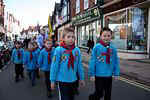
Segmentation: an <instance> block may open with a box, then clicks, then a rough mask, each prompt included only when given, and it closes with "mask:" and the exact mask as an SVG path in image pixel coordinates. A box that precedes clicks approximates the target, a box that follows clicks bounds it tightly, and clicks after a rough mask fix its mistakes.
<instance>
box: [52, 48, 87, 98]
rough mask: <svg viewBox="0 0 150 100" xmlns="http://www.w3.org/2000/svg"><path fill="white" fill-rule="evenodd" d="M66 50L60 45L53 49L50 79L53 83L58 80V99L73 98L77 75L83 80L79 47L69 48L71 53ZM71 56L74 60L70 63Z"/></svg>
mask: <svg viewBox="0 0 150 100" xmlns="http://www.w3.org/2000/svg"><path fill="white" fill-rule="evenodd" d="M66 51H68V50H67V49H66V48H64V47H61V46H59V47H57V48H56V49H55V53H54V57H53V62H52V66H51V72H50V80H51V82H53V83H55V82H56V81H57V82H58V89H59V97H60V100H74V95H75V94H76V91H77V80H78V77H79V79H80V80H84V69H83V66H82V60H81V54H80V49H79V48H78V47H75V48H74V49H72V50H71V54H70V53H67V52H66ZM69 52H70V51H69ZM71 56H73V59H74V60H73V61H74V62H73V63H72V64H71V65H70V63H69V62H70V60H69V59H70V57H71ZM69 65H70V66H69Z"/></svg>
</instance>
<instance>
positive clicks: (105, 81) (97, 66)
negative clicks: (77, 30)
mask: <svg viewBox="0 0 150 100" xmlns="http://www.w3.org/2000/svg"><path fill="white" fill-rule="evenodd" d="M111 37H112V31H111V30H110V29H109V28H103V30H102V31H101V33H100V42H99V43H97V44H96V45H95V46H94V48H93V50H92V54H91V59H90V61H89V68H88V71H89V73H88V74H89V77H90V80H91V81H94V82H95V92H94V93H93V94H90V95H89V100H100V98H102V97H103V96H104V100H111V88H112V76H116V77H115V79H117V78H118V76H119V73H120V72H119V60H118V56H117V50H116V48H115V47H114V45H113V44H112V43H111ZM62 38H63V41H62V42H61V43H60V45H59V46H57V47H56V48H54V47H52V40H51V39H46V40H45V42H44V48H43V49H42V50H40V49H38V46H37V43H36V42H30V43H29V45H28V49H27V50H23V49H22V48H20V45H19V42H17V43H16V48H15V49H14V50H13V52H12V59H11V60H12V62H13V63H14V64H15V72H16V77H15V81H16V82H18V81H19V76H21V77H22V78H24V74H23V70H24V68H23V64H24V65H25V68H26V69H27V72H28V75H29V79H30V80H31V82H32V85H33V86H34V85H35V78H36V76H37V75H38V70H39V68H40V70H42V71H43V72H44V74H45V83H46V87H47V95H48V97H51V96H52V94H51V92H52V90H54V89H55V87H56V84H57V86H58V90H59V100H74V96H75V94H76V91H78V89H77V88H78V84H79V86H80V85H81V86H84V85H85V82H84V68H83V65H82V59H81V52H80V49H79V48H78V47H76V46H75V34H74V30H73V29H72V28H65V29H64V30H63V37H62ZM38 76H39V75H38Z"/></svg>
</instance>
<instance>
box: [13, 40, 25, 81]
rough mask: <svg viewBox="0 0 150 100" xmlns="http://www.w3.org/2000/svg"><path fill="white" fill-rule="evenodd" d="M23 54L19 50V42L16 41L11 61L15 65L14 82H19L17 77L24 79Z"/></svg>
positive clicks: (20, 49)
mask: <svg viewBox="0 0 150 100" xmlns="http://www.w3.org/2000/svg"><path fill="white" fill-rule="evenodd" d="M23 54H24V50H23V49H22V48H21V42H19V41H17V42H16V43H15V48H14V49H13V51H12V56H11V61H12V62H13V63H14V64H15V73H16V76H15V81H16V82H18V81H19V76H21V77H22V78H24V73H23V70H24V68H23Z"/></svg>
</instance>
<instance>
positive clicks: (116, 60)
mask: <svg viewBox="0 0 150 100" xmlns="http://www.w3.org/2000/svg"><path fill="white" fill-rule="evenodd" d="M113 68H114V71H113V72H114V73H113V74H114V76H119V75H120V64H119V58H118V55H117V50H116V49H114V67H113Z"/></svg>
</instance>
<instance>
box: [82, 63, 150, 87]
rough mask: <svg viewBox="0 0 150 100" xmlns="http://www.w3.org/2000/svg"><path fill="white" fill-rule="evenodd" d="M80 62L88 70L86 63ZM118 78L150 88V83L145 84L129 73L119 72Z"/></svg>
mask: <svg viewBox="0 0 150 100" xmlns="http://www.w3.org/2000/svg"><path fill="white" fill-rule="evenodd" d="M82 61H83V65H84V66H85V67H86V68H88V64H87V62H88V61H85V60H82ZM120 76H121V77H123V78H126V79H129V80H132V81H135V82H137V83H140V84H144V85H146V86H148V87H150V82H146V81H145V80H141V79H139V78H138V77H136V76H133V75H130V73H128V74H127V73H125V72H120Z"/></svg>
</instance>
